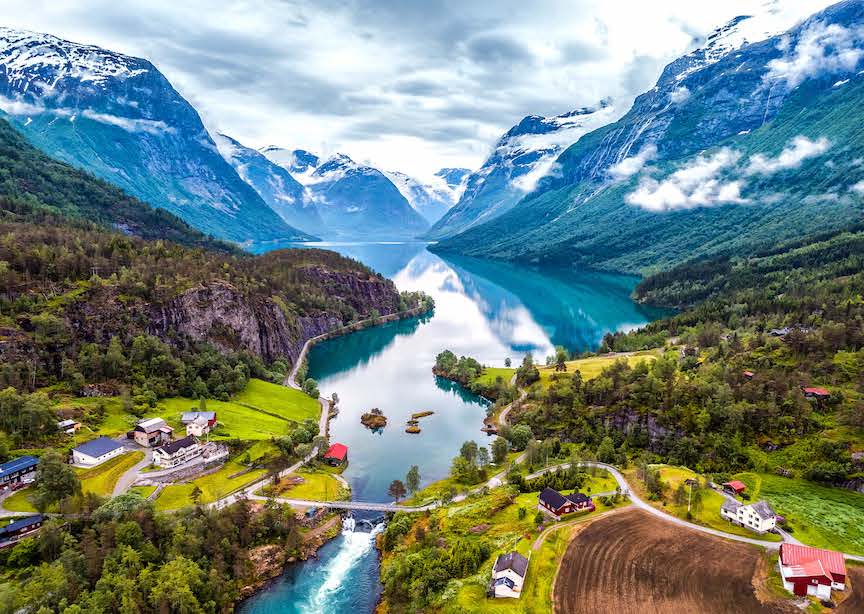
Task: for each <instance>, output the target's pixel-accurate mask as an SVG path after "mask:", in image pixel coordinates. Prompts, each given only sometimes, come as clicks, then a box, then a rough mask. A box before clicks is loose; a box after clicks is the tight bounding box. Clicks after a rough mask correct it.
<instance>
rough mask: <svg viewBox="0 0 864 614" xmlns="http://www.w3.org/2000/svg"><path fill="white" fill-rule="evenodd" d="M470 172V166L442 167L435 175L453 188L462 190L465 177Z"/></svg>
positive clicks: (458, 190) (456, 190)
mask: <svg viewBox="0 0 864 614" xmlns="http://www.w3.org/2000/svg"><path fill="white" fill-rule="evenodd" d="M470 174H471V169H470V168H442V169H441V170H440V171H438V172H437V173H435V176H436V177H439V178H440V179H441V180H442V181H444V183H445V184H446V185H447V187H449V188H450V189H451V190H453V191H455V192H460V191H461V190H462V189H463V188H464V187H465V186H464V184H465V178H466V177H468V175H470ZM460 195H461V192H460ZM457 200H458V199H457Z"/></svg>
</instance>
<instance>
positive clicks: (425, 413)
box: [411, 410, 435, 420]
mask: <svg viewBox="0 0 864 614" xmlns="http://www.w3.org/2000/svg"><path fill="white" fill-rule="evenodd" d="M434 413H435V412H434V411H429V410H426V411H418V412H417V413H415V414H411V419H412V420H417V419H418V418H425V417H426V416H431V415H432V414H434Z"/></svg>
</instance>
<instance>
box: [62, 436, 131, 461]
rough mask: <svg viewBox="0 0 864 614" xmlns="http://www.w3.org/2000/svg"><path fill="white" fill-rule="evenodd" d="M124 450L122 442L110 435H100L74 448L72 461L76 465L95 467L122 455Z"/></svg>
mask: <svg viewBox="0 0 864 614" xmlns="http://www.w3.org/2000/svg"><path fill="white" fill-rule="evenodd" d="M123 452H125V448H124V447H123V444H122V443H119V442H117V441H114V440H113V439H109V438H108V437H99V438H98V439H93V440H91V441H88V442H87V443H82V444H81V445H80V446H78V447H77V448H72V462H73V463H75V464H76V465H84V466H86V467H95V466H96V465H101V464H102V463H104V462H105V461H107V460H110V459H112V458H114V457H116V456H120V455H121V454H123Z"/></svg>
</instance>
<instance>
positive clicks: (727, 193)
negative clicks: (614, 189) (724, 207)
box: [625, 147, 747, 212]
mask: <svg viewBox="0 0 864 614" xmlns="http://www.w3.org/2000/svg"><path fill="white" fill-rule="evenodd" d="M740 157H741V154H739V153H738V152H737V151H734V150H732V149H729V148H728V147H724V148H723V149H720V150H719V151H717V152H715V153H713V154H711V155H710V156H704V155H699V156H697V157H696V159H695V160H693V162H691V163H690V164H688V165H686V166H684V167H683V168H680V169H678V170H677V171H675V172H674V173H672V174H671V175H669V176H668V177H667V178H665V179H664V180H662V181H658V180H656V179H654V178H652V177H643V178H642V180H641V181H640V182H639V187H638V188H637V189H636V190H635V191H634V192H631V193H630V194H628V195H627V196H626V197H625V200H626V202H627V203H629V204H631V205H637V206H639V207H642V208H643V209H646V210H648V211H658V212H659V211H675V210H679V209H693V208H696V207H711V206H714V205H720V204H727V203H738V204H742V203H746V202H747V200H746V199H744V198H742V196H741V188H742V187H743V183H742V182H741V181H727V182H724V181H723V180H722V179H721V174H722V173H723V172H724V171H726V170H727V169H729V168H731V167H733V166H735V164H736V163H737V162H738V160H739V159H740Z"/></svg>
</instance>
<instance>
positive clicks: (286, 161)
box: [260, 145, 321, 185]
mask: <svg viewBox="0 0 864 614" xmlns="http://www.w3.org/2000/svg"><path fill="white" fill-rule="evenodd" d="M260 151H261V153H262V154H263V155H264V156H266V157H267V159H268V160H270V161H271V162H273V164H277V165H279V166H281V167H282V168H284V169H285V170H286V171H288V172H289V173H291V176H292V177H294V179H296V180H297V181H299V182H300V183H302V184H303V185H306V184H307V183H309V182H310V181H311V177H312V173H314V172H315V169H316V168H318V165H319V164H320V163H321V160H320V158H319V157H318V156H316V155H315V154H313V153H310V152H308V151H306V150H305V149H294V150H290V149H285V148H283V147H277V146H276V145H269V146H267V147H262V148H261V150H260Z"/></svg>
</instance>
